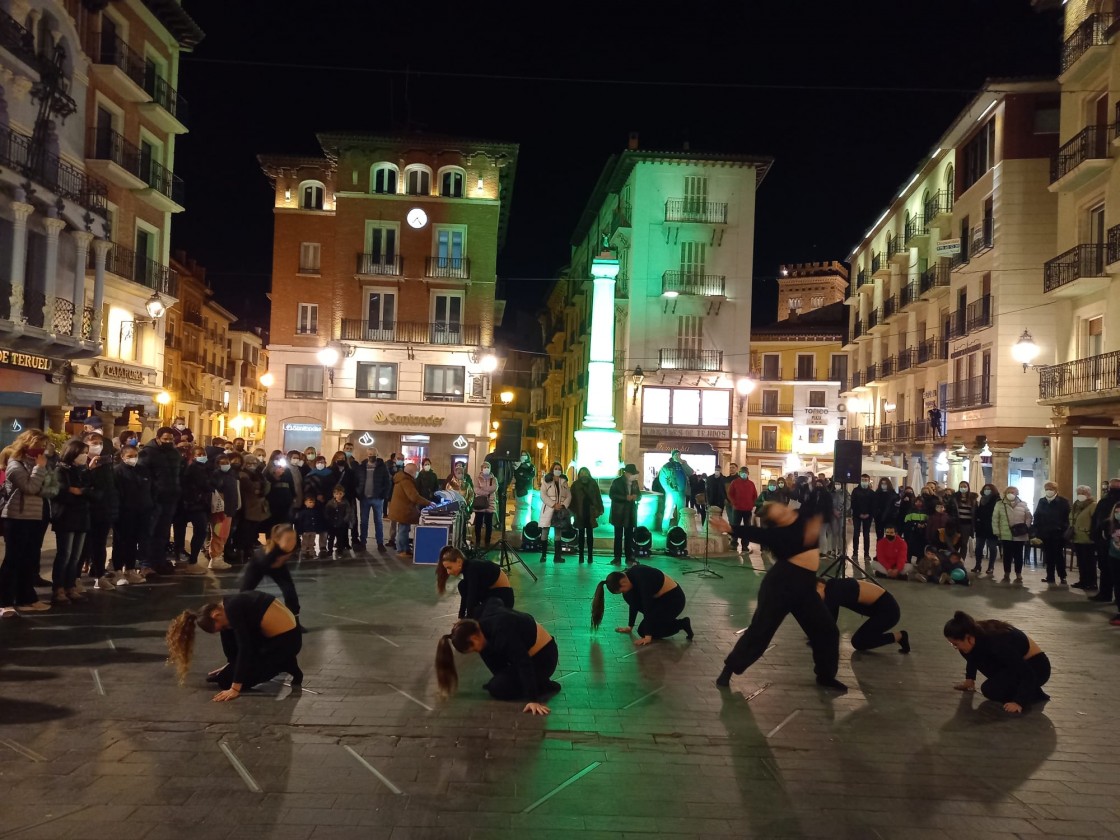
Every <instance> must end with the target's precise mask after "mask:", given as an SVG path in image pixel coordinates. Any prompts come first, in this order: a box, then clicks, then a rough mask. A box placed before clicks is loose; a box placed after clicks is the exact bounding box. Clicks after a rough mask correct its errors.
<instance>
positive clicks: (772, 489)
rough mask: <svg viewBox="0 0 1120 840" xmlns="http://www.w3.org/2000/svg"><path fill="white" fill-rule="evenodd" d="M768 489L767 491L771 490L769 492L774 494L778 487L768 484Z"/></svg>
mask: <svg viewBox="0 0 1120 840" xmlns="http://www.w3.org/2000/svg"><path fill="white" fill-rule="evenodd" d="M766 489H767V490H769V491H770V492H771V493H773V492H774V491H775V490H777V489H778V485H776V484H767V485H766Z"/></svg>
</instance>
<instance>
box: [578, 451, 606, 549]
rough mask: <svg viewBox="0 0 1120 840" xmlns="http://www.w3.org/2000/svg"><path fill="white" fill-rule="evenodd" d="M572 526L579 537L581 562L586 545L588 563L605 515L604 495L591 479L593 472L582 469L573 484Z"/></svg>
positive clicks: (596, 483)
mask: <svg viewBox="0 0 1120 840" xmlns="http://www.w3.org/2000/svg"><path fill="white" fill-rule="evenodd" d="M571 490H572V524H573V525H575V529H576V535H577V537H578V540H577V545H578V550H579V562H581V563H582V562H583V552H584V545H585V544H586V546H587V562H588V563H590V562H591V561H592V555H593V553H594V548H595V528H596V526H598V524H599V517H600V516H602V515H603V494H602V493H600V492H599V483H598V482H597V481H595V479H593V478H592V477H591V470H589V469H587V467H580V468H579V472H578V473H576V480H575V481H573V482H572V487H571Z"/></svg>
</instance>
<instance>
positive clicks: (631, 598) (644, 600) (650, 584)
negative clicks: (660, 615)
mask: <svg viewBox="0 0 1120 840" xmlns="http://www.w3.org/2000/svg"><path fill="white" fill-rule="evenodd" d="M625 575H626V577H628V578H629V579H630V583H631V584H633V587H632V588H631V590H630V591H629V592H624V593H623V594H622V598H623V600H624V601H626V603H627V604H628V605H629V606H630V620H629V621H627V622H626V623H627V625H628V626H630V627H633V626H634V625H635V624H637V623H638V613H642V614H643V615H649V611H650V610H651V609H652V608H653V599H654V598H656V597H657V593H658V592H660V591H661V587H662V586H664V585H665V573H664V572H663V571H661V570H660V569H655V568H654V567H653V566H631V567H630V568H629V569H627V570H626V572H625Z"/></svg>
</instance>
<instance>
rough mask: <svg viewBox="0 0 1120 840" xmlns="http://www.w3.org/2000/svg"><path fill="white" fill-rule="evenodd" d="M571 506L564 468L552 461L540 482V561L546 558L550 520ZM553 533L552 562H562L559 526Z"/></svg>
mask: <svg viewBox="0 0 1120 840" xmlns="http://www.w3.org/2000/svg"><path fill="white" fill-rule="evenodd" d="M571 506H572V491H571V488H569V487H568V478H567V476H565V475H564V468H563V467H562V466H561V465H560V462H559V461H554V462H553V464H552V469H551V470H549V472H548V475H546V476H545V479H544V482H543V483H542V484H541V518H540V525H541V562H542V563H544V562H545V561H546V560H548V531H549V528H551V527H552V522H553V520H554V519H556V518H557V514H558V513H560V512H561V511H567V510H569V509H570V508H571ZM554 530H555V533H554V534H553V539H552V542H553V549H554V551H553V558H552V560H553V562H554V563H563V562H564V558H563V557H561V556H560V528H559V527H557V528H555V529H554Z"/></svg>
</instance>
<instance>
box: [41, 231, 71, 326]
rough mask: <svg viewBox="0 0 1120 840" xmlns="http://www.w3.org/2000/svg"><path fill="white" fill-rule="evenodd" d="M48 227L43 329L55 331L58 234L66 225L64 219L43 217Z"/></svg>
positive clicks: (44, 276)
mask: <svg viewBox="0 0 1120 840" xmlns="http://www.w3.org/2000/svg"><path fill="white" fill-rule="evenodd" d="M43 226H44V227H45V228H46V229H47V255H46V258H45V260H44V262H45V263H46V271H45V272H44V275H43V329H45V330H46V331H47V332H50V333H53V332H54V331H55V326H54V311H55V303H56V300H55V296H56V295H57V294H58V277H57V274H58V236H59V234H60V233H62V231H63V229H65V227H66V222H65V221H63V220H62V219H53V218H52V219H43Z"/></svg>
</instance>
